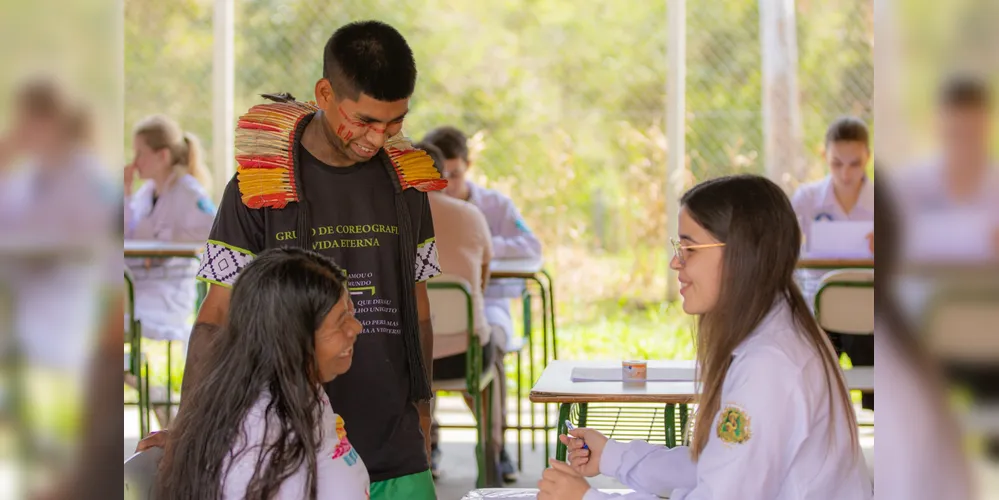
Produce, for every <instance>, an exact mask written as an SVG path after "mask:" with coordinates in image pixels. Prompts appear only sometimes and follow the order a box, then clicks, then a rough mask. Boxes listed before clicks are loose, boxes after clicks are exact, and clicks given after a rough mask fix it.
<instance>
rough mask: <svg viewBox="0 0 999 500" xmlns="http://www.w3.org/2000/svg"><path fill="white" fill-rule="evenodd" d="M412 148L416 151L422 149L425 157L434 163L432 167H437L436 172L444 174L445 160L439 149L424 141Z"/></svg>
mask: <svg viewBox="0 0 999 500" xmlns="http://www.w3.org/2000/svg"><path fill="white" fill-rule="evenodd" d="M413 147H414V148H416V149H422V150H424V151H426V152H427V155H429V156H430V159H431V160H433V161H434V166H435V167H437V171H438V172H441V173H443V172H444V159H445V158H444V153H443V152H442V151H441V148H439V147H437V146H434V145H433V144H431V143H429V142H426V141H424V142H418V143H416V144H414V145H413Z"/></svg>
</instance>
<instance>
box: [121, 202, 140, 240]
mask: <svg viewBox="0 0 999 500" xmlns="http://www.w3.org/2000/svg"><path fill="white" fill-rule="evenodd" d="M124 205H125V209H124V210H123V212H125V226H124V227H125V239H126V240H129V239H132V238H133V236H132V235H133V234H134V233H135V223H136V222H137V221H136V217H135V210H134V209H133V208H132V195H128V196H125V203H124Z"/></svg>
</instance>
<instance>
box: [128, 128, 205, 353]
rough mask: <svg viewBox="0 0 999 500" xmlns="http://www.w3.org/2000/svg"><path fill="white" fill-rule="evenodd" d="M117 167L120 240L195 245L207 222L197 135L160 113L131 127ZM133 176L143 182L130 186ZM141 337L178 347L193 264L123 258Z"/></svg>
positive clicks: (186, 324)
mask: <svg viewBox="0 0 999 500" xmlns="http://www.w3.org/2000/svg"><path fill="white" fill-rule="evenodd" d="M132 145H133V148H134V150H135V158H134V160H132V163H131V164H129V165H128V166H126V167H125V179H124V180H125V214H124V217H125V219H124V223H125V239H126V240H128V239H133V240H159V241H170V242H189V243H202V242H204V241H205V240H206V239H207V238H208V232H209V231H211V229H212V222H213V221H214V220H215V205H214V203H212V200H211V197H210V196H209V194H208V192H209V189H210V187H211V184H210V182H211V180H210V176H209V174H208V170H207V169H206V168H205V166H204V165H203V164H202V162H201V147H200V143H199V142H198V139H197V137H195V136H194V135H193V134H191V133H189V132H184V131H183V130H182V129H181V128H180V126H179V125H177V123H176V122H174V121H173V120H171V119H170V118H167V117H165V116H162V115H155V116H150V117H148V118H145V119H143V120H142V121H140V122H139V123H138V124H137V125H136V126H135V137H134V140H133V141H132ZM136 177H138V178H139V179H142V180H144V181H145V182H144V183H143V184H142V186H140V187H139V188H138V189H134V188H133V186H134V184H135V181H136ZM128 266H129V268H130V269H131V271H132V273H133V275H134V276H135V279H136V283H135V311H136V314H137V315H138V316H139V319H140V320H141V321H142V336H143V337H146V338H151V339H156V340H179V341H182V342H186V341H187V338H188V335H189V334H190V332H191V325H190V319H191V316H192V314H193V313H194V308H195V301H196V297H197V291H196V287H195V281H194V275H195V273H196V272H197V267H198V262H197V261H195V260H193V259H182V258H175V259H153V260H151V259H129V262H128Z"/></svg>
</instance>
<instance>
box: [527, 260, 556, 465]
mask: <svg viewBox="0 0 999 500" xmlns="http://www.w3.org/2000/svg"><path fill="white" fill-rule="evenodd" d="M534 281H535V282H537V284H538V288H540V289H541V311H542V317H541V356H542V358H541V366H542V368H546V367H547V366H548V318H547V316H548V291H547V290H545V285H544V283H542V282H541V280H540V279H538V278H537V277H536V276H535V277H534ZM543 416H544V421H543V423H542V427H543V428H544V430H543V432H544V444H545V465H546V466H547V464H548V456H549V455H548V439H549V436H548V426H549V425H551V419H550V417H549V416H548V404H545V405H544V411H543ZM558 425H562V424H557V425H556V428H558Z"/></svg>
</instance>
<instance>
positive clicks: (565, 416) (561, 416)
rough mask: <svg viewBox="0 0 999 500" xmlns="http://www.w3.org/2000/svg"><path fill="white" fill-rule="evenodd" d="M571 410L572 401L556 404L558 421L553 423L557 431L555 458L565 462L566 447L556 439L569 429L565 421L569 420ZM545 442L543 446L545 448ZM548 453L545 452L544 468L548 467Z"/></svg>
mask: <svg viewBox="0 0 999 500" xmlns="http://www.w3.org/2000/svg"><path fill="white" fill-rule="evenodd" d="M570 410H572V403H560V404H559V406H558V422H556V423H555V428H556V429H557V430H558V433H557V434H556V435H555V460H559V461H561V462H565V457H566V455H567V451H568V450H566V447H565V445H564V444H562V441H560V440H559V439H558V436H561V435H562V434H565V433H567V432H569V429H567V428H566V427H565V421H566V420H569V412H570ZM545 434H546V435H547V434H548V433H547V432H546V433H545ZM547 447H548V445H547V443H546V444H545V448H547ZM547 455H548V454H547V453H545V468H546V469H547V468H548V456H547Z"/></svg>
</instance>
